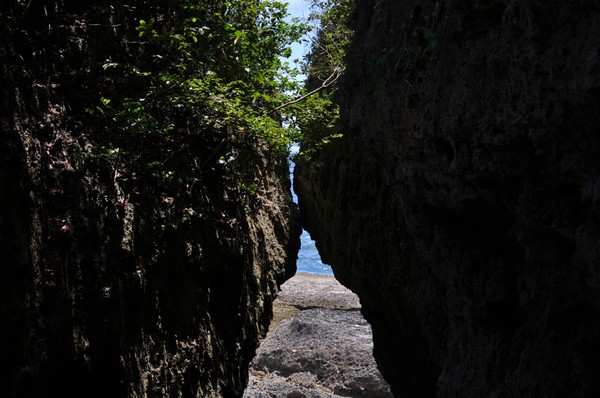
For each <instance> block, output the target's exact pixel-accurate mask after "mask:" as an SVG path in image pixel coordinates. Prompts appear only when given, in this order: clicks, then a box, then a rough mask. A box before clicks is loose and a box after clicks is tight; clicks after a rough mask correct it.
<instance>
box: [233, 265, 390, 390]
mask: <svg viewBox="0 0 600 398" xmlns="http://www.w3.org/2000/svg"><path fill="white" fill-rule="evenodd" d="M290 306H293V307H295V308H296V309H297V310H296V311H297V312H296V313H295V314H294V313H290V312H289V311H285V313H286V314H287V316H291V318H287V319H284V320H281V319H278V317H277V314H278V313H279V314H281V312H282V310H285V309H286V308H289V307H290ZM274 307H275V310H274V311H275V319H274V322H273V323H272V324H271V326H270V329H271V330H270V331H269V335H268V337H267V338H266V339H265V340H264V341H263V342H262V344H261V346H260V348H259V349H258V350H257V354H256V358H255V359H254V361H253V362H252V369H253V371H252V373H253V376H252V377H251V378H250V383H249V387H248V388H247V390H246V392H245V394H244V397H245V398H267V397H273V398H275V397H311V398H312V397H314V398H321V397H365V398H366V397H373V398H377V397H381V398H383V397H391V394H390V392H389V387H388V385H387V383H386V382H385V381H384V380H383V378H382V377H381V374H380V373H379V371H378V370H377V367H376V365H375V361H374V359H373V355H372V349H373V343H372V335H371V328H370V326H369V324H368V323H367V322H366V321H365V320H364V318H363V317H362V315H361V314H360V311H359V309H360V305H359V303H358V298H357V297H356V295H355V294H353V293H352V292H350V291H349V290H348V289H346V288H344V287H343V286H342V285H341V284H340V283H339V282H337V281H336V280H335V279H334V278H332V277H323V276H312V275H307V274H300V275H297V276H295V277H294V278H292V279H290V280H289V281H287V282H286V283H285V284H283V285H282V292H281V294H280V295H279V296H278V297H277V299H276V301H275V303H274ZM306 308H309V309H306ZM279 318H281V316H280V317H279Z"/></svg>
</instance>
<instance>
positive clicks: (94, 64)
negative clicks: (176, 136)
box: [0, 0, 300, 397]
mask: <svg viewBox="0 0 600 398" xmlns="http://www.w3.org/2000/svg"><path fill="white" fill-rule="evenodd" d="M22 3H23V2H16V3H15V4H12V2H5V3H2V5H0V20H1V21H2V24H0V73H1V75H2V83H1V84H0V101H2V103H1V106H0V128H1V134H2V145H0V274H1V277H0V330H1V332H0V336H1V338H0V357H2V361H1V365H0V374H1V375H2V376H1V377H0V396H2V397H48V396H89V397H167V396H172V397H175V396H179V397H197V396H198V397H236V396H241V395H242V394H243V390H244V387H245V385H246V382H247V377H248V363H249V362H250V361H251V359H252V357H253V356H254V351H255V348H256V347H257V344H258V338H259V336H263V335H264V334H265V333H266V330H267V327H268V325H269V321H270V317H271V310H272V301H273V299H274V296H275V294H276V292H277V291H278V285H279V284H281V283H283V281H284V280H285V279H286V278H288V277H289V276H291V275H292V274H293V273H294V272H295V260H296V253H297V250H298V247H299V235H300V230H299V223H298V222H297V221H296V210H295V207H294V206H295V205H294V204H293V203H292V201H291V194H290V181H289V171H288V165H287V160H286V159H285V158H284V157H282V156H279V155H276V154H272V153H269V151H268V150H267V149H266V148H265V145H264V144H262V143H261V142H260V141H257V140H250V139H248V138H244V137H235V136H234V135H232V134H231V132H230V131H224V132H214V134H212V136H213V137H214V138H213V141H210V140H203V139H200V138H202V137H200V138H198V137H196V139H197V142H189V143H186V145H184V146H182V148H181V149H180V150H178V151H176V152H174V153H173V154H172V155H171V156H170V157H169V158H168V161H169V162H170V163H169V171H170V172H171V174H172V175H174V176H175V177H177V178H171V179H169V178H163V177H164V176H162V177H161V176H157V175H153V174H152V173H138V174H136V173H133V172H132V171H131V170H128V169H127V166H126V163H124V162H121V161H120V158H119V157H118V156H108V157H99V156H95V155H94V153H95V152H96V151H97V150H98V148H97V147H95V145H96V143H95V141H94V137H93V135H92V133H91V132H92V131H93V128H94V127H95V126H92V125H91V124H90V121H89V118H88V116H87V115H88V114H87V113H86V111H85V108H86V106H91V105H92V104H94V103H95V102H96V101H98V98H99V94H98V85H99V84H101V78H100V76H101V73H100V72H101V65H102V62H103V61H104V60H105V59H107V58H108V56H110V55H112V56H115V55H118V54H117V53H116V51H118V49H121V51H126V50H127V48H124V47H123V46H122V44H123V42H122V41H120V40H122V39H123V38H122V36H120V35H122V32H120V31H119V29H121V28H122V27H123V25H122V24H120V23H119V22H117V21H118V20H119V18H116V15H117V14H118V12H119V10H121V9H119V8H115V7H111V6H110V4H109V2H92V3H89V4H88V3H81V4H76V2H54V1H36V0H33V1H31V2H29V3H28V4H27V5H25V4H22ZM140 4H141V3H140ZM138 5H139V4H138ZM121 11H122V10H121ZM121 16H122V15H121ZM215 141H216V142H217V143H218V145H217V144H215ZM188 144H189V145H188ZM124 149H125V150H130V151H134V150H135V148H124ZM225 154H227V156H230V155H231V156H232V157H235V160H231V161H229V162H219V159H220V157H221V156H224V155H225ZM242 172H243V178H244V180H243V181H253V182H255V184H256V189H255V190H253V191H252V192H250V191H248V190H244V189H243V185H242V182H243V181H241V180H240V178H241V177H240V175H241V174H242ZM171 174H170V175H171ZM182 181H183V182H182ZM186 181H193V183H191V184H190V183H186Z"/></svg>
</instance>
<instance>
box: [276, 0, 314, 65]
mask: <svg viewBox="0 0 600 398" xmlns="http://www.w3.org/2000/svg"><path fill="white" fill-rule="evenodd" d="M282 2H283V3H287V5H288V12H289V13H290V17H292V18H293V17H299V18H303V19H306V18H308V14H309V12H310V10H309V4H310V3H309V1H308V0H283V1H282ZM305 46H306V43H294V44H293V45H292V56H291V58H290V60H294V59H296V58H297V59H300V60H302V58H303V57H304V54H305V53H306V51H307V49H306V48H305Z"/></svg>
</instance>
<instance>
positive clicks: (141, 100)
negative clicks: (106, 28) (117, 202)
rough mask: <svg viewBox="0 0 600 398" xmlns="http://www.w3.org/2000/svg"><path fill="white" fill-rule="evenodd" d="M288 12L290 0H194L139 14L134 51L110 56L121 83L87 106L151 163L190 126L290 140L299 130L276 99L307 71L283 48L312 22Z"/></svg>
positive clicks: (282, 142) (277, 143)
mask: <svg viewBox="0 0 600 398" xmlns="http://www.w3.org/2000/svg"><path fill="white" fill-rule="evenodd" d="M130 10H131V11H130V12H131V13H132V15H133V14H135V13H137V8H135V7H131V8H130ZM286 16H287V11H286V5H285V4H283V3H281V2H277V1H264V0H235V1H234V0H230V1H219V2H217V1H214V2H213V1H209V2H196V1H189V0H188V1H182V2H177V3H170V4H167V5H165V6H164V7H163V8H160V9H156V10H155V14H154V15H147V16H142V15H139V16H137V17H138V18H139V19H138V20H137V23H136V24H135V25H134V26H133V28H134V29H135V32H132V38H131V39H127V42H129V43H135V45H136V46H137V48H136V50H135V56H134V57H131V58H129V59H126V60H113V59H108V60H106V61H105V62H104V64H103V70H104V71H105V73H106V74H107V78H108V79H112V80H113V81H114V82H115V84H114V85H113V86H112V87H109V88H108V89H107V90H106V92H104V93H103V94H102V97H101V98H100V100H99V104H98V106H96V107H95V108H94V109H91V110H90V111H91V112H92V113H93V114H94V115H95V116H96V117H98V118H100V119H101V120H102V123H104V124H105V125H106V129H107V134H106V136H105V138H106V140H107V141H109V143H108V144H107V145H108V146H110V145H112V146H115V147H119V146H123V145H128V146H131V145H132V143H134V145H135V146H136V147H137V149H138V151H137V155H136V156H137V157H138V159H134V160H137V161H138V163H139V162H145V163H147V164H156V163H157V162H161V161H163V160H165V159H166V158H167V157H168V156H169V155H170V153H171V152H172V151H174V150H176V149H177V148H179V147H181V145H183V143H185V142H189V140H190V137H191V136H207V135H219V134H229V135H232V134H237V133H240V132H243V133H244V134H249V135H252V136H256V137H260V138H262V139H265V140H266V141H267V142H268V143H269V144H270V147H271V148H272V149H275V150H286V149H287V147H288V145H289V143H290V141H291V138H290V133H291V132H293V131H294V130H293V129H290V130H288V129H286V128H284V127H283V121H284V120H285V119H286V118H289V117H290V116H289V115H287V114H286V115H284V114H282V112H279V111H278V110H277V107H279V106H280V105H282V104H283V103H286V102H287V101H289V100H290V98H291V97H292V96H293V95H295V93H297V92H298V91H299V90H300V87H299V83H298V79H297V78H296V75H298V74H299V73H300V71H299V70H297V69H294V68H292V67H290V66H289V65H288V64H286V63H284V62H283V61H282V59H281V58H280V55H281V54H284V55H288V56H289V54H290V53H291V50H290V45H291V44H292V43H293V42H295V41H298V40H300V38H301V36H302V35H303V34H304V33H306V31H307V30H308V24H306V23H300V22H299V21H294V22H291V23H288V22H286V21H285V17H286ZM124 142H125V144H124ZM141 159H143V160H141Z"/></svg>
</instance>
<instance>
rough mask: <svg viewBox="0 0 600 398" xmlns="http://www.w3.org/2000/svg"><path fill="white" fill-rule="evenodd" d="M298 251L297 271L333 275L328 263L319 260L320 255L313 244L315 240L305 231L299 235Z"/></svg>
mask: <svg viewBox="0 0 600 398" xmlns="http://www.w3.org/2000/svg"><path fill="white" fill-rule="evenodd" d="M300 243H301V246H300V251H299V252H298V262H297V263H296V264H297V266H298V272H307V273H309V274H318V275H329V276H333V271H332V270H331V267H330V266H329V265H328V264H325V263H323V262H322V261H321V256H320V255H319V252H318V251H317V247H316V246H315V241H314V240H312V239H311V238H310V235H309V234H308V232H306V231H302V235H301V236H300Z"/></svg>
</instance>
